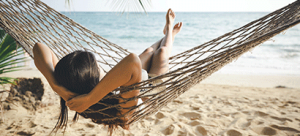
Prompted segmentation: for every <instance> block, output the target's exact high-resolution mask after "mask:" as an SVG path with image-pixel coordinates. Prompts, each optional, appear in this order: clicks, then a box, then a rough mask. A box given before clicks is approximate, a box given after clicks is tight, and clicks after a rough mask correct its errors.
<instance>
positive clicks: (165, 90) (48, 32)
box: [0, 0, 300, 124]
mask: <svg viewBox="0 0 300 136" xmlns="http://www.w3.org/2000/svg"><path fill="white" fill-rule="evenodd" d="M299 8H300V0H298V1H295V2H294V3H292V4H289V5H287V6H286V7H283V8H281V9H278V10H276V11H274V12H272V13H270V14H268V15H266V16H264V17H262V18H260V19H257V20H254V21H252V22H250V23H248V24H246V25H244V26H243V27H241V28H238V29H236V30H233V31H232V32H229V33H226V34H224V35H222V36H220V37H217V38H215V39H213V40H211V41H208V42H206V43H204V44H201V45H199V46H197V47H194V48H192V49H190V50H187V51H184V52H182V53H179V54H177V55H175V56H172V57H170V61H169V63H170V72H168V73H166V74H163V75H160V76H158V77H155V78H150V79H148V80H145V81H142V82H140V83H137V84H134V85H131V86H128V87H122V88H117V89H115V90H114V91H115V92H116V91H121V92H124V93H125V92H128V91H130V90H132V89H143V90H145V92H142V93H141V94H140V95H139V96H137V97H134V98H130V99H123V98H121V97H120V94H116V95H111V96H106V97H105V98H103V99H110V98H118V99H123V100H124V101H125V102H127V101H130V100H133V99H138V98H144V97H148V98H149V99H148V100H146V101H145V102H143V103H142V104H140V105H137V106H134V107H131V108H130V109H131V110H130V111H128V112H127V113H125V114H123V115H120V116H118V117H111V118H106V119H104V120H107V121H113V120H116V119H120V118H122V117H126V116H130V119H129V121H128V123H127V124H131V123H133V122H135V121H138V120H140V119H142V118H145V117H146V116H148V115H151V114H153V113H155V112H157V111H158V110H159V109H161V108H162V107H163V106H165V105H166V104H167V103H169V102H170V101H172V100H174V99H175V98H177V97H178V96H179V95H180V94H182V93H184V92H185V91H187V90H188V89H189V88H191V87H192V86H193V85H195V84H197V83H199V82H200V81H202V80H203V79H205V78H206V77H208V76H210V75H211V74H212V73H214V72H216V71H217V70H219V69H220V68H222V67H223V66H225V65H226V64H228V63H230V62H231V61H233V60H235V59H237V58H238V57H239V56H241V55H242V54H243V53H245V52H247V51H249V50H251V49H252V48H254V47H256V46H258V45H260V44H261V43H263V42H264V41H266V40H268V39H270V38H271V37H273V36H275V35H277V34H279V33H280V32H282V31H284V30H286V29H288V28H290V27H292V26H294V25H296V24H298V23H299V22H300V13H299ZM0 27H2V28H3V29H4V30H5V31H6V32H7V33H8V34H10V35H11V36H12V37H13V38H14V39H15V40H16V41H17V43H18V44H19V45H21V46H22V47H23V48H24V50H26V51H27V52H28V53H29V54H30V56H31V57H32V58H33V55H32V47H33V45H34V44H35V43H36V42H42V43H45V45H47V46H49V48H51V49H52V50H53V51H54V52H55V54H56V55H57V56H58V58H61V57H63V56H65V55H66V54H68V53H71V52H72V51H74V50H78V49H81V50H86V51H90V52H92V53H94V54H96V55H97V56H98V57H97V58H98V63H99V64H100V66H101V67H102V68H103V69H104V70H105V72H107V71H109V70H110V69H111V68H112V67H114V66H115V65H116V64H117V63H118V62H119V61H120V60H121V59H122V58H123V57H125V56H126V55H128V54H129V53H130V52H128V51H127V50H126V49H123V48H122V47H120V46H118V45H116V44H114V43H111V42H109V41H108V40H106V39H105V38H103V37H101V36H99V35H97V34H95V33H94V32H92V31H90V30H88V29H87V28H85V27H83V26H81V25H80V24H78V23H76V22H75V21H73V20H72V19H70V18H68V17H66V16H65V15H63V14H61V13H59V12H57V11H55V10H54V9H52V8H51V7H49V6H47V5H46V4H44V3H43V2H41V1H39V0H2V1H0ZM162 79H168V80H165V81H164V82H162V83H158V84H154V85H153V86H151V87H149V86H148V85H149V84H151V83H153V82H155V81H157V80H162ZM98 104H101V102H99V103H98ZM102 104H103V103H102ZM107 106H108V107H107V108H106V109H108V108H120V109H121V108H122V107H120V104H116V105H107ZM142 106H144V108H142V109H139V108H140V107H142ZM103 110H105V109H99V110H97V111H91V110H87V111H86V113H100V114H103V115H105V113H102V111H103ZM131 111H133V113H130V112H131ZM129 114H130V115H129Z"/></svg>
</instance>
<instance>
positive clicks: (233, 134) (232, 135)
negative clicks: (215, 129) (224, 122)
mask: <svg viewBox="0 0 300 136" xmlns="http://www.w3.org/2000/svg"><path fill="white" fill-rule="evenodd" d="M226 134H227V136H243V134H242V133H241V132H239V131H236V130H233V129H231V130H228V131H227V132H226Z"/></svg>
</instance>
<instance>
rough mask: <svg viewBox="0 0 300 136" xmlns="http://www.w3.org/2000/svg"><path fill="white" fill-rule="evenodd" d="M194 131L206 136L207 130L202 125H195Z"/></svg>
mask: <svg viewBox="0 0 300 136" xmlns="http://www.w3.org/2000/svg"><path fill="white" fill-rule="evenodd" d="M196 131H197V132H198V133H200V134H201V135H202V136H207V131H206V129H205V128H203V127H202V126H197V127H196Z"/></svg>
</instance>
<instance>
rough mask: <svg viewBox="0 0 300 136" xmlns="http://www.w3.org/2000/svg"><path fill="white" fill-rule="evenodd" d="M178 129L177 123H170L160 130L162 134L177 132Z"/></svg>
mask: <svg viewBox="0 0 300 136" xmlns="http://www.w3.org/2000/svg"><path fill="white" fill-rule="evenodd" d="M178 130H179V127H178V126H177V125H173V124H172V125H170V126H168V127H167V128H165V129H164V130H162V131H161V132H162V133H163V134H164V135H172V134H173V133H175V132H177V131H178Z"/></svg>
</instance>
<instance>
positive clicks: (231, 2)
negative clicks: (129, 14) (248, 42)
mask: <svg viewBox="0 0 300 136" xmlns="http://www.w3.org/2000/svg"><path fill="white" fill-rule="evenodd" d="M41 1H43V2H45V3H46V4H48V5H49V6H50V7H52V8H54V9H56V10H58V11H116V9H113V8H112V7H111V4H107V1H108V0H70V1H71V4H70V7H68V6H67V4H66V3H65V0H41ZM129 1H133V0H129ZM294 1H295V0H152V6H151V7H149V8H148V9H147V11H148V12H165V11H166V10H167V9H168V8H172V9H173V10H174V11H176V12H184V11H186V12H269V11H273V10H276V9H278V8H281V7H283V6H285V5H287V4H289V3H292V2H294Z"/></svg>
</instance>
